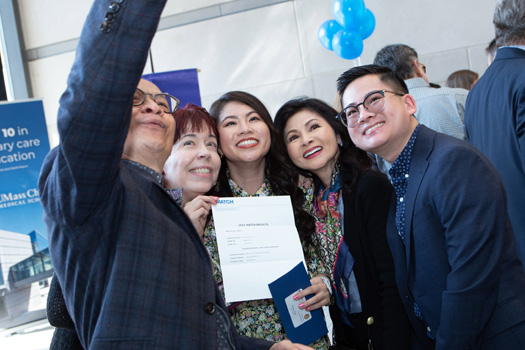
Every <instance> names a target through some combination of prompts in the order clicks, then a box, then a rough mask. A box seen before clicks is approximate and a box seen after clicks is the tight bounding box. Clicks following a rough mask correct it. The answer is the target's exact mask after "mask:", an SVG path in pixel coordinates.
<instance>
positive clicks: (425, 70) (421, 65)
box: [417, 61, 427, 74]
mask: <svg viewBox="0 0 525 350" xmlns="http://www.w3.org/2000/svg"><path fill="white" fill-rule="evenodd" d="M417 65H418V66H420V67H421V68H423V72H425V74H427V66H425V65H424V64H423V63H421V62H419V61H418V62H417Z"/></svg>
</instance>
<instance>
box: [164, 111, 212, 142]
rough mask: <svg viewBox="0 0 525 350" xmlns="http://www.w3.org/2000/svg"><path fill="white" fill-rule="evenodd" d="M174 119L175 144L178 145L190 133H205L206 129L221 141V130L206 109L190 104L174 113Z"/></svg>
mask: <svg viewBox="0 0 525 350" xmlns="http://www.w3.org/2000/svg"><path fill="white" fill-rule="evenodd" d="M173 119H175V139H174V141H173V143H177V141H179V139H180V138H181V137H182V135H184V134H186V133H188V132H203V131H205V130H206V129H208V130H210V132H211V133H212V134H213V135H215V136H216V137H217V141H218V139H219V130H218V129H217V124H216V123H215V121H214V120H213V118H212V117H211V116H210V114H209V113H208V111H206V109H204V108H202V107H199V106H197V105H194V104H193V103H188V104H187V105H186V106H184V108H182V109H177V110H176V111H175V112H173Z"/></svg>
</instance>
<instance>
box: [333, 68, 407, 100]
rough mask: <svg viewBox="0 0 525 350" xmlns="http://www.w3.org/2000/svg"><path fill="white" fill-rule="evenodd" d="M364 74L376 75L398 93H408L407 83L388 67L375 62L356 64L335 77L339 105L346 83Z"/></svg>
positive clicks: (348, 83)
mask: <svg viewBox="0 0 525 350" xmlns="http://www.w3.org/2000/svg"><path fill="white" fill-rule="evenodd" d="M366 75H377V76H379V79H381V81H382V82H383V83H385V84H387V85H388V86H390V88H391V89H392V90H393V91H395V92H399V93H403V94H408V88H407V84H405V82H404V81H403V79H401V78H400V77H399V76H398V75H397V74H396V73H394V72H393V71H392V70H391V69H390V68H388V67H385V66H378V65H376V64H368V65H364V66H358V67H354V68H350V69H349V70H347V71H346V72H344V73H343V74H341V75H340V76H339V78H338V79H337V91H338V92H339V95H340V96H341V105H343V93H344V92H345V90H346V88H347V87H348V85H350V84H351V83H352V82H353V81H354V80H356V79H358V78H361V77H364V76H366Z"/></svg>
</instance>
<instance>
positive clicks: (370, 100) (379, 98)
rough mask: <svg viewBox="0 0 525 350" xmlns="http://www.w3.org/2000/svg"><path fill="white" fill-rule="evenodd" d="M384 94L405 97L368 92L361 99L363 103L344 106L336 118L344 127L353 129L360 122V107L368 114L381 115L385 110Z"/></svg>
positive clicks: (379, 91) (378, 91) (383, 91)
mask: <svg viewBox="0 0 525 350" xmlns="http://www.w3.org/2000/svg"><path fill="white" fill-rule="evenodd" d="M385 92H390V93H391V94H394V95H397V96H404V95H405V94H400V93H398V92H394V91H388V90H377V91H372V92H369V93H368V94H367V95H366V96H365V98H364V99H363V102H361V103H358V104H357V105H350V106H346V107H345V108H344V109H343V110H342V111H341V112H340V113H339V114H338V115H337V118H339V119H340V120H341V123H343V125H344V126H346V127H351V128H353V127H355V126H356V125H357V124H359V121H360V120H361V113H360V112H359V106H360V105H363V107H364V108H365V109H366V110H367V111H368V112H370V113H375V114H377V113H381V112H382V111H383V109H385Z"/></svg>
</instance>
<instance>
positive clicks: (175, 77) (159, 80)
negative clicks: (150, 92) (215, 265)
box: [142, 68, 202, 108]
mask: <svg viewBox="0 0 525 350" xmlns="http://www.w3.org/2000/svg"><path fill="white" fill-rule="evenodd" d="M142 78H144V79H146V80H148V81H151V82H152V83H153V84H155V85H157V87H158V88H159V89H160V91H162V92H165V93H168V94H170V95H172V96H175V97H176V98H177V99H178V100H179V101H180V104H179V108H183V107H184V106H186V104H187V103H193V104H194V105H197V106H200V107H202V102H201V94H200V90H199V78H198V71H197V69H195V68H192V69H183V70H175V71H171V72H159V73H151V74H145V75H143V76H142Z"/></svg>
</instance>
